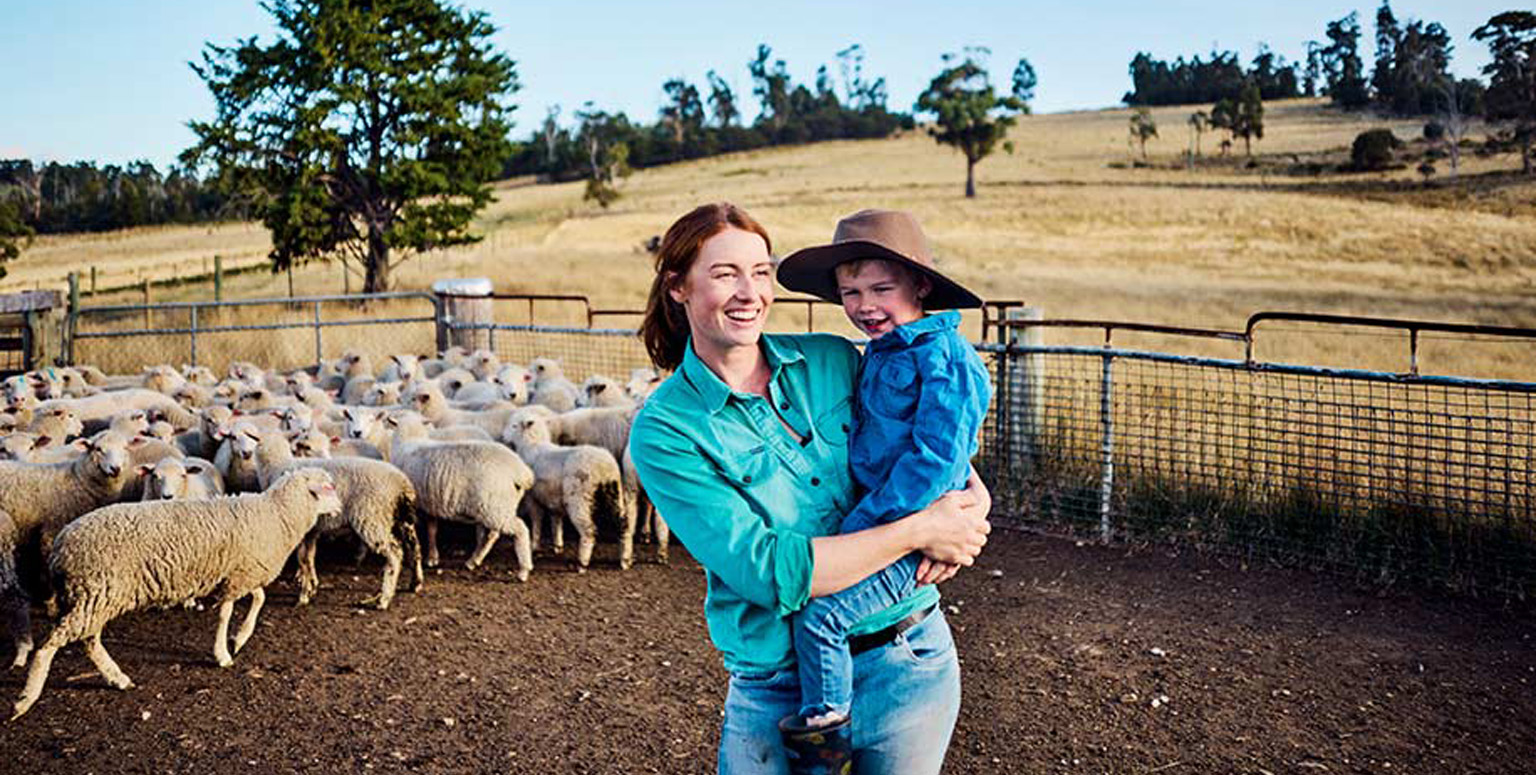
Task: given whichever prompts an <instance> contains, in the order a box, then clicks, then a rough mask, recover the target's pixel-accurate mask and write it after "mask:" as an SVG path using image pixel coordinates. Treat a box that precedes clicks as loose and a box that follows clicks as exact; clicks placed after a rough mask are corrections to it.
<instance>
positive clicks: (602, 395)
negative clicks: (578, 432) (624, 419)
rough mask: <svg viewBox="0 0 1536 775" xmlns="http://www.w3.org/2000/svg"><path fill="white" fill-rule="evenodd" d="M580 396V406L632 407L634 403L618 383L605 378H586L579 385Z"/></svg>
mask: <svg viewBox="0 0 1536 775" xmlns="http://www.w3.org/2000/svg"><path fill="white" fill-rule="evenodd" d="M581 394H582V395H581V402H580V404H581V406H633V405H634V403H635V400H634V399H633V398H631V397H630V396H629V394H628V393H627V392H626V391H625V390H624V388H622V387H620V386H619V383H618V381H616V380H612V379H609V378H607V377H599V376H592V377H587V380H586V381H585V382H583V383H581Z"/></svg>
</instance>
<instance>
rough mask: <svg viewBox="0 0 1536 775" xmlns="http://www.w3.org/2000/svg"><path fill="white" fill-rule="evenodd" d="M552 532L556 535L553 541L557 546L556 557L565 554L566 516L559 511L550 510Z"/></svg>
mask: <svg viewBox="0 0 1536 775" xmlns="http://www.w3.org/2000/svg"><path fill="white" fill-rule="evenodd" d="M549 521H550V523H551V524H550V532H551V533H553V534H554V538H552V539H551V540H552V541H553V542H554V545H555V556H556V557H558V556H560V555H562V554H565V515H564V514H561V513H560V511H559V510H558V509H549Z"/></svg>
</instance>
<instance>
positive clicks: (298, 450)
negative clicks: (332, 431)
mask: <svg viewBox="0 0 1536 775" xmlns="http://www.w3.org/2000/svg"><path fill="white" fill-rule="evenodd" d="M289 444H290V445H291V446H292V448H293V454H294V457H307V458H328V457H330V456H331V437H329V436H327V435H325V434H324V433H321V432H320V431H318V430H316V429H314V428H310V429H309V430H306V431H304V432H302V433H296V434H294V435H293V436H292V437H291V438H290V439H289Z"/></svg>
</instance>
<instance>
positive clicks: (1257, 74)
mask: <svg viewBox="0 0 1536 775" xmlns="http://www.w3.org/2000/svg"><path fill="white" fill-rule="evenodd" d="M1130 71H1131V90H1130V91H1128V92H1126V94H1125V96H1124V97H1122V98H1121V99H1122V101H1124V102H1125V104H1127V105H1133V106H1155V105H1190V104H1197V103H1205V102H1217V101H1219V100H1224V99H1237V98H1238V97H1239V96H1240V95H1241V94H1242V92H1243V87H1244V86H1245V85H1247V84H1250V83H1251V84H1254V85H1255V86H1257V87H1258V89H1259V96H1260V97H1261V98H1262V99H1266V100H1281V99H1288V98H1291V97H1299V96H1301V94H1302V92H1301V87H1300V85H1299V84H1300V80H1299V78H1300V76H1299V75H1298V67H1297V65H1295V64H1292V63H1287V62H1286V61H1285V57H1283V56H1280V55H1279V54H1276V53H1275V52H1273V51H1270V50H1269V47H1268V46H1264V45H1260V46H1259V53H1258V55H1257V56H1255V57H1254V58H1253V61H1252V62H1251V63H1249V66H1248V69H1247V70H1244V69H1243V65H1242V63H1241V62H1240V61H1239V60H1238V57H1237V52H1235V51H1212V52H1211V55H1210V58H1209V59H1201V58H1200V56H1199V55H1198V54H1197V55H1195V56H1194V57H1193V58H1191V59H1189V60H1185V59H1184V58H1183V57H1179V58H1178V59H1175V60H1174V61H1173V62H1171V63H1170V62H1166V61H1163V60H1160V59H1153V58H1152V55H1151V54H1148V53H1147V52H1145V51H1142V52H1138V53H1137V54H1136V56H1135V58H1133V59H1132V60H1131V67H1130Z"/></svg>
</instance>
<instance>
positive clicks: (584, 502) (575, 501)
mask: <svg viewBox="0 0 1536 775" xmlns="http://www.w3.org/2000/svg"><path fill="white" fill-rule="evenodd" d="M566 481H567V482H568V483H569V484H568V485H567V486H566V488H565V513H566V514H567V515H569V516H570V518H571V526H572V527H574V528H576V536H577V538H576V572H577V573H586V572H587V566H588V565H590V564H591V563H592V549H593V548H594V547H596V546H597V526H596V525H594V524H592V502H593V500H595V499H596V497H597V493H596V492H595V491H594V488H590V487H585V486H582V485H584V484H586V482H585V481H584V479H578V478H576V477H571V478H569V479H567V480H566ZM556 518H557V519H559V517H558V516H557V517H556ZM562 521H563V520H562Z"/></svg>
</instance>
